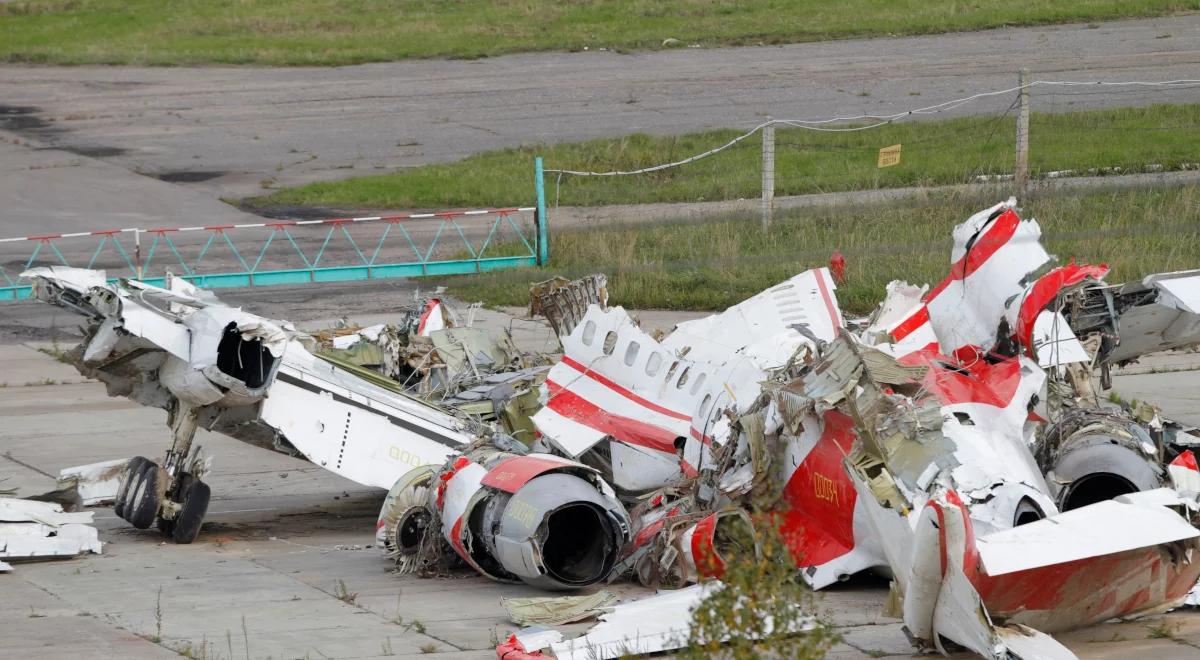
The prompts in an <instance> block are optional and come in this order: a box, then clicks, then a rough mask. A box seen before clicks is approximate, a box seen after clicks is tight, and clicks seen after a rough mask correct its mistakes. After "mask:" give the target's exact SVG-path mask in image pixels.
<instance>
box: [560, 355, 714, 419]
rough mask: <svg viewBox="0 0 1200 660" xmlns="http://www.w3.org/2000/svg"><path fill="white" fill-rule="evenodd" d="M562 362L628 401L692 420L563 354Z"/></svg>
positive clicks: (664, 413)
mask: <svg viewBox="0 0 1200 660" xmlns="http://www.w3.org/2000/svg"><path fill="white" fill-rule="evenodd" d="M562 363H563V364H565V365H567V366H569V367H571V368H572V369H574V370H576V371H578V372H579V373H581V374H583V375H584V376H586V377H588V378H590V379H592V380H594V381H596V382H597V383H600V384H601V385H603V386H605V387H607V388H608V389H610V390H612V391H614V392H616V393H617V394H620V395H621V396H623V397H625V398H626V399H629V400H630V401H633V402H634V403H636V404H639V405H641V406H644V407H646V408H649V409H650V410H653V411H654V412H656V413H661V414H663V415H666V416H668V417H674V418H675V419H681V420H683V421H685V422H690V421H692V416H691V415H685V414H684V413H681V412H675V411H674V410H671V409H670V408H664V407H663V406H660V405H658V404H657V403H654V402H653V401H650V400H649V399H645V398H643V397H640V396H638V395H637V394H634V393H633V392H631V391H629V390H628V389H626V388H624V387H622V386H620V385H618V384H617V383H614V382H613V381H611V380H609V379H608V378H606V377H605V376H602V375H601V374H598V373H596V372H595V371H592V370H591V369H589V368H588V367H585V366H583V365H582V364H580V363H579V362H578V361H576V360H574V359H572V358H570V357H568V356H566V355H564V356H563V358H562Z"/></svg>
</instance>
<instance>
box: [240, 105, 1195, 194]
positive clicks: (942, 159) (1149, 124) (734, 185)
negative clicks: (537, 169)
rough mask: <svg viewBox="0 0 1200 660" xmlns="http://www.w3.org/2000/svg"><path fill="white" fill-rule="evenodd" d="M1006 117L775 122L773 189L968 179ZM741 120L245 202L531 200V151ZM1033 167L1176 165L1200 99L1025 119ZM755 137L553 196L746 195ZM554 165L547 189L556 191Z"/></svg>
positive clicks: (1009, 158) (648, 156)
mask: <svg viewBox="0 0 1200 660" xmlns="http://www.w3.org/2000/svg"><path fill="white" fill-rule="evenodd" d="M1014 122H1015V120H1014V119H1013V118H1012V117H1011V116H1000V117H973V118H962V119H951V120H943V121H928V122H910V123H898V124H892V125H888V126H884V127H881V128H878V129H873V130H870V131H861V132H853V133H821V132H813V131H805V130H801V129H784V128H780V129H777V131H776V152H775V162H776V178H775V194H776V195H795V194H802V193H812V192H829V191H837V190H859V189H864V188H890V187H897V186H910V185H920V184H925V185H928V184H946V183H961V182H965V181H970V180H971V179H973V177H974V176H975V175H978V174H994V173H1011V172H1012V169H1013V158H1014V155H1013V154H1014V146H1013V141H1014V132H1015V129H1014ZM739 134H740V133H739V132H738V131H732V130H721V131H709V132H704V133H693V134H688V135H680V136H675V137H651V136H648V135H640V134H639V135H631V136H628V137H624V138H616V139H604V140H592V141H589V142H582V143H573V144H554V145H545V146H537V147H532V146H531V147H525V148H520V149H507V150H502V151H493V152H487V153H482V154H478V155H475V156H471V157H469V158H466V159H464V160H461V161H458V162H455V163H449V164H444V165H429V166H425V167H419V168H414V169H410V170H405V171H402V172H397V173H392V174H384V175H377V176H368V177H362V178H357V179H347V180H343V181H336V182H330V183H314V184H311V185H308V186H304V187H300V188H294V189H288V190H282V191H279V192H276V193H274V194H272V195H268V196H266V197H261V198H257V199H253V200H248V202H249V204H250V205H251V206H272V205H308V206H325V207H333V208H372V209H404V208H449V207H466V206H504V205H525V204H529V203H531V202H532V201H533V166H532V161H533V156H534V154H535V153H536V154H541V155H542V156H543V157H544V161H545V164H546V167H548V168H563V169H576V170H592V171H599V170H610V169H619V170H630V169H638V168H641V167H646V166H649V165H654V164H658V163H661V162H666V161H673V160H677V159H681V158H685V157H687V156H690V155H692V154H696V153H700V152H703V151H706V150H708V149H711V148H712V147H714V146H717V145H720V144H723V143H725V142H727V141H729V140H730V139H732V138H733V137H735V136H736V135H739ZM1030 135H1031V138H1030V142H1031V146H1030V154H1031V156H1030V167H1031V169H1032V170H1033V171H1034V172H1035V173H1037V172H1048V171H1055V170H1063V169H1078V170H1086V169H1088V168H1106V167H1120V168H1122V169H1123V170H1127V171H1141V170H1143V169H1145V168H1146V166H1147V165H1150V164H1155V165H1161V166H1162V167H1163V168H1165V169H1175V168H1178V167H1179V166H1181V165H1183V164H1185V163H1196V162H1197V161H1200V104H1193V105H1158V106H1151V107H1146V108H1122V109H1113V110H1096V111H1087V112H1073V113H1062V114H1038V113H1035V114H1034V115H1033V116H1032V118H1031V128H1030ZM893 144H901V145H903V151H902V154H903V155H902V158H901V163H900V164H899V165H897V166H894V167H889V168H886V169H879V168H878V167H876V159H877V156H878V152H879V149H880V147H885V146H888V145H893ZM760 148H761V140H760V139H759V138H758V137H757V136H754V137H751V138H749V139H747V140H745V141H744V142H742V143H740V144H739V145H738V146H735V147H734V148H732V149H730V150H728V151H725V152H722V153H719V154H717V155H715V156H712V157H710V158H707V159H705V160H701V161H697V162H694V163H690V164H688V165H686V166H684V167H680V168H675V169H671V170H664V171H660V172H655V173H652V174H648V175H640V176H631V177H602V178H600V177H596V178H575V177H564V178H563V179H562V185H561V189H559V190H558V196H557V201H558V203H560V204H562V205H565V206H573V205H579V206H593V205H607V204H630V203H641V202H692V201H712V200H727V199H738V198H754V197H757V196H759V194H760V192H759V191H760V190H761V174H760V172H761V153H760ZM555 184H556V181H555V176H554V175H548V176H547V196H548V197H549V201H550V203H551V204H553V203H554V202H555V201H556V187H555Z"/></svg>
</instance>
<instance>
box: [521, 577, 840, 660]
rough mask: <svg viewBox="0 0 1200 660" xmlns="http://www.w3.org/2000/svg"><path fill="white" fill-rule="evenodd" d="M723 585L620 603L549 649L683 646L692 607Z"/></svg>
mask: <svg viewBox="0 0 1200 660" xmlns="http://www.w3.org/2000/svg"><path fill="white" fill-rule="evenodd" d="M723 586H724V585H723V584H721V583H720V582H717V581H708V582H703V583H701V584H694V585H692V586H690V587H686V588H683V589H676V590H673V591H659V592H658V593H657V594H655V595H653V596H650V597H648V598H642V599H639V600H634V601H629V602H626V603H621V604H620V605H617V606H616V607H614V608H612V611H611V612H609V613H608V614H602V615H601V616H600V619H601V623H599V624H597V625H596V627H594V628H592V629H591V630H590V631H589V632H588V633H587V634H586V635H582V636H580V637H576V638H575V639H568V640H565V641H562V642H558V643H556V644H552V645H551V646H550V649H551V651H552V652H553V654H554V657H556V658H558V659H559V660H608V659H609V658H626V657H632V656H637V655H642V654H646V653H659V652H661V651H670V650H673V649H678V648H683V647H684V646H686V645H687V643H688V637H689V633H690V632H691V626H692V611H693V610H695V609H696V607H697V606H698V605H699V604H700V603H701V602H702V601H704V599H705V598H707V597H708V596H709V595H710V594H711V593H713V591H714V590H716V589H721V588H722V587H723ZM816 625H817V624H816V621H815V620H814V619H811V618H805V619H804V620H803V621H802V622H801V623H800V625H799V626H797V629H796V630H795V631H794V632H797V633H800V632H805V631H808V630H812V629H813V628H814V627H815V626H816ZM527 648H528V647H527Z"/></svg>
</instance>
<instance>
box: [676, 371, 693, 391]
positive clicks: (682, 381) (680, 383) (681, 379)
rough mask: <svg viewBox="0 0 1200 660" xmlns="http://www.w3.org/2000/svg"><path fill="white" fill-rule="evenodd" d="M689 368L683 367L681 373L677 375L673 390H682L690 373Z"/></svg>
mask: <svg viewBox="0 0 1200 660" xmlns="http://www.w3.org/2000/svg"><path fill="white" fill-rule="evenodd" d="M691 371H692V368H691V367H684V369H683V373H681V374H679V380H678V381H676V383H675V389H678V390H682V389H683V386H684V385H686V384H687V382H688V375H689V373H691Z"/></svg>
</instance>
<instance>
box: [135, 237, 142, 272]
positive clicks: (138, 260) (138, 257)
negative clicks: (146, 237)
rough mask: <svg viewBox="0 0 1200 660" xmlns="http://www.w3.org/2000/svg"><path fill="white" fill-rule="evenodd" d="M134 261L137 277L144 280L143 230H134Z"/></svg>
mask: <svg viewBox="0 0 1200 660" xmlns="http://www.w3.org/2000/svg"><path fill="white" fill-rule="evenodd" d="M133 259H134V267H133V268H134V270H135V271H137V273H136V276H137V278H138V279H139V280H140V279H142V230H141V229H139V228H137V227H134V228H133Z"/></svg>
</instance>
